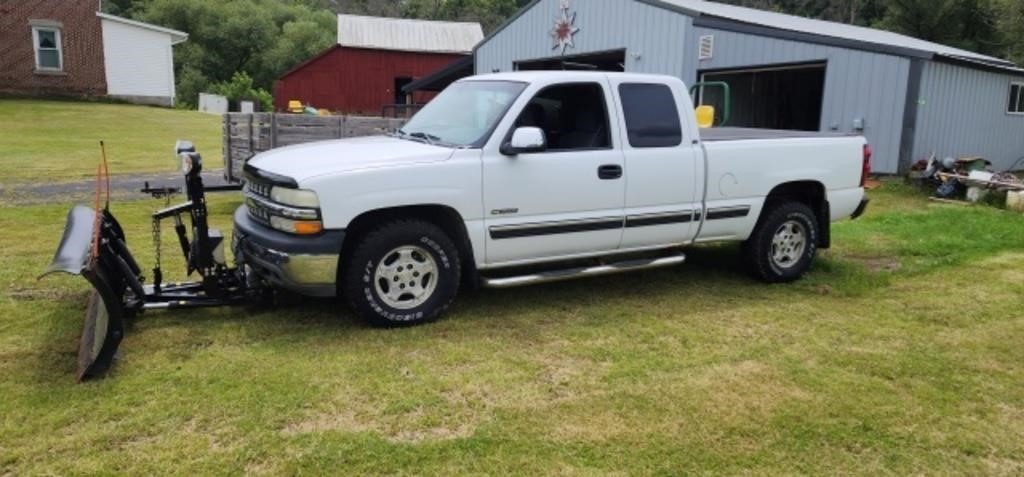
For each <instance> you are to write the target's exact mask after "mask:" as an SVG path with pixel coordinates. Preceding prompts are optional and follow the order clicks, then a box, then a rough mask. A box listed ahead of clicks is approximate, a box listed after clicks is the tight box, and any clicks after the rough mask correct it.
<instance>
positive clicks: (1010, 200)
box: [908, 154, 1024, 211]
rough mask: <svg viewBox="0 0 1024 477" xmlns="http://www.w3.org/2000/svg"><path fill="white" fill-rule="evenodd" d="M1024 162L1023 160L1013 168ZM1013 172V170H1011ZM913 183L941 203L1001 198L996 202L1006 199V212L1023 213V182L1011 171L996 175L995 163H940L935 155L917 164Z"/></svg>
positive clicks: (973, 160) (981, 160) (912, 173)
mask: <svg viewBox="0 0 1024 477" xmlns="http://www.w3.org/2000/svg"><path fill="white" fill-rule="evenodd" d="M1021 162H1024V157H1022V158H1021V160H1020V161H1017V163H1016V164H1014V166H1016V165H1018V164H1020V163H1021ZM1012 169H1013V168H1012V167H1011V170H1012ZM908 178H909V180H910V181H911V182H912V183H916V184H918V185H920V186H921V187H924V188H927V189H929V190H934V191H935V198H936V199H939V200H966V201H968V202H972V203H976V202H981V201H983V200H986V199H987V198H988V197H989V196H990V195H992V194H999V195H1000V197H995V198H994V202H995V203H999V202H1001V196H1003V195H1005V196H1006V205H1007V208H1009V209H1013V210H1018V211H1024V204H1021V202H1022V200H1024V180H1021V178H1020V177H1018V176H1017V175H1016V174H1013V173H1012V172H1009V171H1003V172H996V171H993V170H992V163H991V162H990V161H988V160H987V159H985V158H982V157H964V158H960V159H954V158H952V157H947V158H944V159H938V158H936V157H935V155H934V154H933V155H932V157H931V158H930V159H928V160H921V161H918V162H917V163H916V164H914V165H913V167H911V169H910V174H909V176H908Z"/></svg>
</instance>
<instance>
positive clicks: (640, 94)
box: [619, 83, 683, 148]
mask: <svg viewBox="0 0 1024 477" xmlns="http://www.w3.org/2000/svg"><path fill="white" fill-rule="evenodd" d="M619 97H620V98H621V101H622V112H623V115H624V117H625V120H626V132H627V135H628V136H629V145H630V146H632V147H634V148H655V147H676V146H679V145H680V144H682V142H683V128H682V124H681V123H680V121H679V109H678V107H677V106H676V99H675V96H673V95H672V89H671V88H669V87H668V85H665V84H657V83H622V84H620V85H619Z"/></svg>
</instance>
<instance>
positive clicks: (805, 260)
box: [743, 202, 819, 283]
mask: <svg viewBox="0 0 1024 477" xmlns="http://www.w3.org/2000/svg"><path fill="white" fill-rule="evenodd" d="M818 230H819V229H818V220H817V218H816V217H815V215H814V211H813V210H811V208H810V207H808V206H807V205H805V204H802V203H800V202H782V203H775V204H768V205H766V210H765V212H764V214H763V215H762V217H761V220H760V221H758V224H757V227H755V228H754V232H753V233H752V234H751V236H750V238H749V239H748V240H747V241H746V242H745V243H744V244H743V259H744V262H745V265H746V267H747V270H748V271H749V272H750V274H751V275H753V276H754V277H755V278H758V279H760V280H764V281H766V282H769V283H786V282H792V281H795V280H798V279H800V277H802V276H803V274H804V273H805V272H806V271H807V269H808V268H810V266H811V263H812V262H813V261H814V256H815V255H816V254H817V244H818Z"/></svg>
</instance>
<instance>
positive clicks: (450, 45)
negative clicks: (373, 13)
mask: <svg viewBox="0 0 1024 477" xmlns="http://www.w3.org/2000/svg"><path fill="white" fill-rule="evenodd" d="M483 38H484V31H483V28H481V27H480V24H479V23H463V22H436V21H427V20H410V19H405V18H382V17H366V16H360V15H338V44H339V45H341V46H346V47H351V48H371V49H376V50H395V51H412V52H423V53H459V54H468V53H471V52H472V51H473V47H474V46H476V44H477V43H479V42H480V40H482V39H483Z"/></svg>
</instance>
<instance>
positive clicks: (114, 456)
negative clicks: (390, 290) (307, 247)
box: [0, 183, 1024, 475]
mask: <svg viewBox="0 0 1024 477" xmlns="http://www.w3.org/2000/svg"><path fill="white" fill-rule="evenodd" d="M872 195H873V196H874V199H875V203H874V206H873V208H872V209H871V212H870V214H869V215H868V216H866V217H865V218H863V219H862V220H860V221H857V222H848V223H843V224H840V225H838V226H837V227H836V228H835V245H836V246H835V248H834V249H833V250H831V251H829V252H826V253H824V254H823V256H822V257H821V258H820V259H819V261H818V262H817V265H816V266H815V268H814V270H813V272H812V273H811V274H810V276H809V277H808V278H807V279H806V280H804V281H802V282H799V283H796V284H793V285H782V286H768V285H764V284H761V283H758V282H754V281H752V280H750V279H748V278H746V277H745V276H744V275H743V274H742V273H741V272H740V271H739V270H738V268H737V264H736V259H735V248H734V247H701V248H696V249H693V250H691V251H690V256H691V261H690V263H688V264H686V265H684V266H680V267H678V268H673V269H667V270H661V271H651V272H645V273H639V274H632V275H622V276H616V277H606V278H598V279H589V280H582V281H575V282H567V283H560V284H553V285H547V286H538V287H533V288H523V289H516V290H505V291H479V292H470V293H465V294H464V295H463V296H462V297H461V298H460V299H459V300H458V301H457V304H456V305H455V306H454V308H453V309H452V311H451V313H450V314H449V315H448V316H447V317H446V318H445V319H443V320H442V321H440V322H438V323H435V324H432V325H428V326H423V327H417V328H411V329H397V330H380V329H373V328H369V327H367V326H365V325H363V324H362V323H360V322H358V321H356V320H355V319H354V318H353V317H352V316H351V314H350V313H349V312H348V311H346V309H345V308H344V307H342V306H339V305H337V304H336V303H334V302H333V301H315V300H299V301H298V302H296V303H292V304H288V305H282V306H280V307H278V308H275V309H244V308H239V309H221V310H209V311H202V312H199V311H195V312H179V313H149V314H146V315H145V316H143V317H142V318H141V319H139V320H138V321H137V322H136V323H135V324H134V326H133V327H132V329H131V330H130V332H129V333H128V335H127V337H126V339H125V341H124V342H123V344H122V347H121V357H120V360H119V361H118V362H117V363H116V365H115V368H114V370H113V372H112V373H111V375H110V376H109V377H108V378H106V379H102V380H98V381H93V382H89V383H86V384H75V383H74V380H73V371H74V368H75V350H76V349H77V339H78V333H79V330H80V327H81V322H82V312H83V308H84V306H85V300H86V290H87V287H86V285H85V282H84V280H82V279H79V278H74V277H57V278H48V279H46V280H44V281H36V279H35V276H36V275H37V274H38V273H39V272H40V271H41V270H42V269H43V268H44V267H45V266H46V265H47V263H48V262H49V260H50V258H51V254H52V251H53V249H54V247H56V245H57V242H58V240H59V238H60V234H61V229H62V226H63V221H64V216H65V212H66V209H67V206H66V205H65V204H55V205H43V206H24V207H5V208H3V209H2V211H0V230H3V232H2V233H0V260H2V264H3V266H2V267H0V283H2V284H3V288H2V292H0V294H2V298H0V397H2V398H0V475H4V474H8V473H9V474H11V475H26V474H28V475H32V474H67V475H75V474H79V475H93V474H129V475H140V474H155V473H160V474H163V473H171V474H181V475H197V474H203V475H205V474H215V475H223V474H242V473H245V474H257V475H259V474H262V475H282V474H314V473H316V474H331V475H356V474H395V475H403V474H404V475H423V474H428V475H429V474H433V475H488V474H489V475H509V474H514V475H550V474H564V475H595V474H609V473H613V474H622V475H680V474H690V473H710V474H755V475H775V474H828V475H836V474H860V475H878V474H925V475H929V474H932V475H934V474H963V475H982V474H990V475H1021V474H1022V473H1024V267H1022V264H1024V217H1022V216H1020V215H1014V214H1011V213H1008V212H1004V211H999V210H994V209H990V208H984V207H976V208H975V207H957V206H948V205H935V204H931V203H929V202H928V201H926V200H925V199H924V197H923V196H921V195H920V194H918V193H917V192H916V191H912V190H909V189H906V188H905V187H903V186H900V185H898V184H892V183H889V184H887V185H886V186H885V187H884V188H883V189H882V190H879V191H875V192H873V194H872ZM237 204H238V197H236V196H232V195H218V196H215V197H213V198H212V200H211V208H212V211H213V220H214V222H215V224H216V225H218V226H220V227H224V228H228V227H229V220H230V219H229V214H230V212H231V211H232V210H233V208H234V207H236V206H237ZM161 205H162V202H161V201H151V200H146V201H137V202H128V203H123V204H116V208H115V212H116V214H117V215H118V216H119V217H120V219H121V220H122V222H123V223H124V224H125V227H126V229H127V232H128V234H129V237H130V238H131V239H132V240H131V243H130V245H131V246H132V247H133V248H134V250H135V251H136V253H137V255H138V256H139V259H140V261H141V262H142V263H143V266H144V268H148V267H149V266H150V264H152V259H153V255H152V251H151V246H150V238H149V230H150V229H149V223H148V221H147V219H146V214H147V213H148V212H150V211H151V210H153V209H155V208H157V207H160V206H161ZM170 240H171V236H170V235H169V234H168V235H166V237H165V243H172V242H170ZM166 248H167V249H168V252H172V251H173V249H174V247H166ZM164 263H165V266H166V267H167V268H168V269H169V270H171V271H175V272H176V273H177V275H178V278H180V275H181V273H180V271H181V262H180V261H178V260H177V257H175V256H174V255H173V253H169V254H168V255H167V256H165V261H164Z"/></svg>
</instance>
